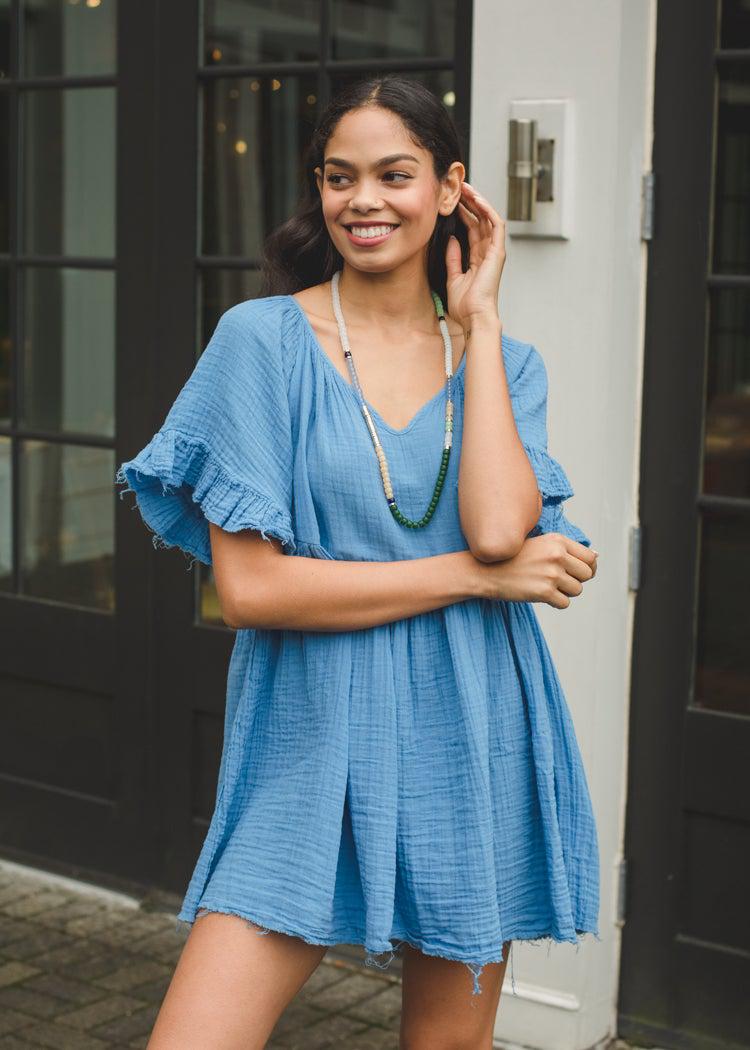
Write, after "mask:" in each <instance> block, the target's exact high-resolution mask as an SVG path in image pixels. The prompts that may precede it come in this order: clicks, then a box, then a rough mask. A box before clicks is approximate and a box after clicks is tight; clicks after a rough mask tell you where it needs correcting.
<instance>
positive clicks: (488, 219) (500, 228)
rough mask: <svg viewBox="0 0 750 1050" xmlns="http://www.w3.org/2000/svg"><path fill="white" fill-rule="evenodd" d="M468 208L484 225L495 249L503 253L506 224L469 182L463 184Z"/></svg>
mask: <svg viewBox="0 0 750 1050" xmlns="http://www.w3.org/2000/svg"><path fill="white" fill-rule="evenodd" d="M461 189H462V191H463V194H464V198H465V202H466V203H465V204H463V207H465V208H466V210H467V211H468V212H470V214H472V215H473V216H474V217H475V218H476V219H477V220H478V221H479V222H480V224H481V225H482V227H483V232H485V233H486V235H487V236H488V237H489V239H490V241H491V243H492V244H493V246H494V247H496V248H498V249H499V250H501V251H503V250H504V246H505V223H504V222H503V220H502V219H501V218H500V216H499V215H498V213H497V212H496V211H495V209H494V208H493V207H492V205H491V204H490V202H489V201H488V200H485V198H484V197H483V196H482V195H481V193H478V192H477V190H475V189H474V187H473V186H470V185H469V184H468V183H467V182H464V183H462V186H461ZM460 203H462V202H460Z"/></svg>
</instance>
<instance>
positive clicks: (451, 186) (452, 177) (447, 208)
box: [438, 160, 466, 215]
mask: <svg viewBox="0 0 750 1050" xmlns="http://www.w3.org/2000/svg"><path fill="white" fill-rule="evenodd" d="M465 177H466V168H465V167H464V166H463V164H462V163H461V161H460V160H454V161H453V163H452V164H451V166H450V168H448V171H447V172H446V174H445V175H444V176H443V177H442V179H441V180H440V195H439V200H438V211H439V213H440V214H441V215H450V214H451V212H453V211H455V209H456V205H457V204H458V202H459V200H460V199H461V186H462V185H463V181H464V179H465Z"/></svg>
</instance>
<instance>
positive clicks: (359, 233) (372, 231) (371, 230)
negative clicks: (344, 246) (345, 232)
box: [350, 226, 396, 237]
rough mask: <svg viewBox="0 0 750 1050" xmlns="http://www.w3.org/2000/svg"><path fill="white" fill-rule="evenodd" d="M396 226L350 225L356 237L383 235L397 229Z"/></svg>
mask: <svg viewBox="0 0 750 1050" xmlns="http://www.w3.org/2000/svg"><path fill="white" fill-rule="evenodd" d="M395 228H396V227H395V226H352V227H350V229H351V231H352V233H353V234H354V236H355V237H383V236H384V235H385V234H386V233H390V232H391V230H395Z"/></svg>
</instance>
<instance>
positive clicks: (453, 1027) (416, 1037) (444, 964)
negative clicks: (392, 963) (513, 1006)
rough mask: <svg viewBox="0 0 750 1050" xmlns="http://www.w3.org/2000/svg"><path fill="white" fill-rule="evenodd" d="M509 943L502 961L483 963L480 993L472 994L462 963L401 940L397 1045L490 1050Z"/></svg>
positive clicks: (412, 1049)
mask: <svg viewBox="0 0 750 1050" xmlns="http://www.w3.org/2000/svg"><path fill="white" fill-rule="evenodd" d="M510 945H511V942H510V941H506V942H505V944H504V945H503V959H504V961H503V962H501V963H487V965H486V966H485V967H484V969H483V970H482V973H481V976H480V978H479V983H480V985H481V988H482V994H481V995H475V996H473V997H472V989H473V986H474V978H473V976H472V974H471V973H470V971H469V970H468V969H467V967H466V965H465V963H459V962H451V961H450V960H449V959H440V958H438V957H437V956H432V955H425V954H424V953H423V952H420V951H417V949H416V948H412V947H411V946H410V945H408V944H404V946H403V951H404V956H403V968H402V977H403V1000H402V1010H401V1040H400V1043H399V1047H400V1050H492V1031H493V1028H494V1026H495V1017H496V1015H497V1008H498V1004H499V1002H500V992H501V990H502V986H503V979H504V977H505V968H506V966H507V964H508V952H509V950H510Z"/></svg>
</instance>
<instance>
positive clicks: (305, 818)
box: [118, 76, 599, 1050]
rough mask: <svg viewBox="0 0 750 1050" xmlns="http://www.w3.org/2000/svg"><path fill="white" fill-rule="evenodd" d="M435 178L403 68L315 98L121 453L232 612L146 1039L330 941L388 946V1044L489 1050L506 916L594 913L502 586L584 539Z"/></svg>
mask: <svg viewBox="0 0 750 1050" xmlns="http://www.w3.org/2000/svg"><path fill="white" fill-rule="evenodd" d="M464 174H465V169H464V165H463V163H462V162H461V151H460V147H459V143H458V139H457V136H456V132H455V128H454V126H453V124H452V121H451V119H450V116H449V114H448V112H447V110H446V109H445V108H444V106H443V105H442V103H441V102H440V101H439V100H438V99H437V98H436V97H435V96H434V95H433V94H432V93H431V92H429V91H428V90H427V89H426V88H423V87H421V86H420V85H419V84H418V83H415V82H413V81H411V80H406V79H402V78H400V77H397V76H386V77H382V78H376V79H374V80H371V81H367V82H360V83H357V84H355V85H354V86H353V87H351V88H350V89H349V90H348V91H347V92H346V93H344V94H341V95H339V96H338V97H337V98H336V99H334V100H333V102H332V103H331V105H330V106H329V108H328V110H327V111H326V113H325V114H324V115H323V117H322V119H321V121H320V123H319V125H318V127H317V129H316V132H315V135H314V139H313V141H312V144H311V148H310V153H309V159H308V176H309V186H308V193H307V199H306V200H305V201H304V202H303V203H302V206H301V208H300V211H299V213H298V215H297V216H295V217H294V218H292V219H291V220H289V221H288V222H287V223H285V224H284V225H283V226H282V227H280V228H279V229H278V230H277V231H275V233H274V234H273V235H272V236H271V237H270V238H269V240H268V242H267V245H266V265H265V273H266V287H265V289H264V291H265V293H266V294H264V295H263V296H262V297H260V298H258V299H255V300H248V301H247V302H243V303H239V304H236V305H235V306H233V307H231V308H230V309H229V310H227V311H226V312H225V313H224V314H223V315H222V317H221V319H220V321H219V324H218V325H217V328H216V330H215V332H214V334H213V336H212V338H211V340H210V342H209V344H208V346H207V347H206V348H205V350H204V352H203V354H202V355H201V357H200V360H199V361H198V364H197V366H196V367H195V369H194V371H193V373H192V375H191V376H190V377H189V379H188V380H187V382H186V384H185V386H184V387H183V389H182V390H181V391H180V393H179V395H178V397H177V399H176V401H175V402H174V404H173V406H172V408H171V409H170V412H169V414H168V416H167V418H166V420H165V421H164V424H163V425H162V427H161V428H160V430H159V432H158V433H157V434H156V435H154V437H153V438H152V440H151V442H149V444H148V445H147V446H146V448H145V449H143V450H142V451H141V452H140V453H139V454H138V456H136V458H135V459H133V460H131V461H129V462H128V463H125V464H123V465H122V467H121V468H120V471H119V472H118V481H120V482H123V483H125V484H127V485H129V488H128V489H126V490H125V491H131V490H132V491H134V492H135V494H136V498H137V503H138V506H139V508H140V511H141V514H142V515H143V518H144V520H145V522H146V524H147V525H148V527H149V528H150V529H151V530H152V531H153V532H154V542H155V544H157V545H160V546H175V545H176V546H179V547H180V548H182V550H183V551H185V552H187V553H188V554H190V555H192V556H193V557H194V558H197V559H199V560H201V561H203V562H205V563H206V564H212V565H213V570H214V577H215V581H216V587H217V591H218V595H219V599H220V602H221V608H222V615H223V617H224V619H225V621H226V623H227V624H228V625H229V626H232V627H234V628H236V629H237V635H236V640H235V646H234V650H233V653H232V660H231V664H230V669H229V681H228V688H227V707H226V722H225V733H224V748H223V752H222V759H221V768H220V773H219V783H218V789H217V796H216V808H215V811H214V814H213V818H212V821H211V825H210V828H209V831H208V834H207V837H206V841H205V843H204V846H203V850H202V852H201V855H200V857H199V859H198V862H197V865H196V868H195V871H194V873H193V877H192V880H191V882H190V885H189V888H188V891H187V894H186V896H185V900H184V903H183V906H182V910H181V911H180V914H179V916H178V919H179V921H180V922H186V923H188V924H190V927H191V929H190V935H189V937H188V939H187V942H186V944H185V948H184V951H183V953H182V956H181V958H180V961H179V963H178V966H177V969H176V971H175V974H174V977H173V980H172V982H171V985H170V987H169V990H168V992H167V995H166V997H165V1000H164V1002H163V1004H162V1007H161V1011H160V1013H159V1017H158V1019H157V1022H156V1025H155V1028H154V1031H153V1033H152V1038H151V1041H150V1042H149V1048H150V1050H167V1048H172V1047H179V1048H181V1050H183V1048H185V1047H188V1046H189V1047H196V1048H200V1050H208V1048H221V1050H233V1048H239V1047H242V1048H243V1050H247V1048H250V1047H263V1046H264V1045H265V1043H266V1040H267V1039H268V1037H269V1035H270V1033H271V1032H272V1030H273V1027H274V1025H275V1024H276V1021H277V1020H278V1018H279V1017H280V1015H281V1014H282V1012H283V1010H284V1009H285V1007H286V1006H287V1004H288V1003H289V1001H290V1000H291V999H292V998H293V996H294V995H295V994H296V993H297V992H298V991H299V989H300V988H301V987H302V985H303V984H304V982H305V981H306V980H307V978H308V977H309V976H310V975H311V973H312V972H313V971H314V970H315V968H316V966H317V965H318V964H319V962H320V961H321V959H322V958H323V956H324V955H325V953H326V950H327V947H328V946H329V945H332V944H338V943H358V944H362V945H363V946H364V948H365V950H366V959H367V961H368V962H370V963H372V964H375V965H387V964H388V962H389V961H390V959H391V958H392V957H393V954H394V951H396V950H398V951H402V954H403V1010H402V1019H401V1040H402V1047H404V1048H409V1050H420V1048H423V1047H424V1048H429V1050H440V1048H442V1047H446V1048H447V1047H459V1046H462V1047H464V1046H466V1047H469V1046H470V1047H472V1048H480V1047H490V1046H491V1044H492V1028H493V1023H494V1018H495V1013H496V1010H497V1005H498V1001H499V997H500V989H501V985H502V981H503V976H504V972H505V966H506V963H507V958H508V950H509V948H510V944H511V942H512V941H514V940H524V941H539V940H545V939H546V940H556V941H570V942H573V943H576V944H577V943H578V940H579V938H580V937H581V936H582V935H583V934H585V933H587V932H588V933H593V934H594V935H595V936H596V937H597V938H598V936H599V934H598V929H597V921H598V903H599V896H598V894H599V867H598V864H599V859H598V843H597V836H596V828H595V824H594V818H593V814H592V808H591V802H590V798H589V793H588V787H587V783H586V777H585V773H584V770H583V766H582V763H581V757H580V754H579V751H578V746H577V743H576V737H575V732H574V728H573V725H572V722H571V719H570V714H569V712H568V708H567V705H566V702H565V699H564V697H563V694H562V691H561V689H560V684H559V681H558V678H557V675H556V673H555V670H554V666H553V663H552V659H551V656H550V653H549V650H548V649H547V646H546V643H545V641H544V638H543V635H542V633H541V630H540V628H539V625H538V622H537V619H536V616H535V614H534V611H533V608H532V604H531V603H533V602H546V603H547V604H549V605H552V606H553V607H555V608H558V609H563V608H567V607H568V606H569V605H570V601H571V598H572V597H576V596H579V595H580V594H581V593H582V590H583V584H584V583H585V582H586V581H587V580H590V579H591V578H592V577H593V576H594V575H595V572H596V552H595V551H592V550H591V549H590V546H591V545H590V541H589V540H588V538H587V537H586V536H585V534H584V533H583V532H582V531H581V530H580V529H579V528H577V527H576V526H575V525H573V524H572V523H571V522H569V521H568V519H567V518H566V517H565V515H564V514H563V511H562V503H563V501H564V500H565V499H566V498H568V497H569V496H571V495H572V490H571V488H570V484H569V482H568V480H567V477H566V476H565V473H564V471H563V469H562V467H561V466H560V464H559V463H557V462H556V461H555V460H554V459H553V458H552V456H551V455H550V454H549V452H548V451H547V434H546V395H547V380H546V371H545V367H544V363H543V361H542V358H541V356H540V355H539V353H538V352H537V351H536V349H535V348H534V347H533V346H531V345H529V344H527V343H523V342H520V341H518V340H515V339H512V338H510V337H508V336H506V335H505V334H504V333H502V325H501V321H500V317H499V314H498V305H497V303H498V291H499V283H500V277H501V273H502V269H503V263H504V258H505V248H504V225H503V222H502V220H501V219H500V218H499V216H498V214H497V212H496V211H495V210H494V208H493V207H492V206H491V205H490V204H489V203H488V202H487V201H486V200H484V199H483V198H482V197H481V196H480V195H479V194H478V193H477V192H476V190H474V189H473V188H472V187H471V186H469V185H468V184H467V183H466V182H465V180H464ZM467 256H468V259H466V257H467ZM465 261H467V262H468V266H467V267H466V269H464V262H465ZM433 293H434V294H433ZM445 308H447V309H445ZM499 351H501V352H499ZM249 930H250V931H251V932H256V933H260V934H263V936H259V937H255V936H249V935H248V931H249ZM381 953H389V958H388V959H387V960H386V961H385V962H384V963H378V962H377V961H376V960H375V956H377V955H379V954H381ZM467 977H468V978H470V981H469V982H467ZM479 993H483V994H481V995H480V994H479ZM475 996H478V998H475Z"/></svg>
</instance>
